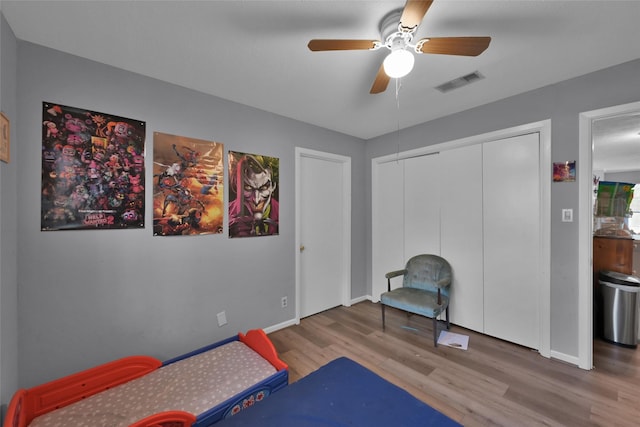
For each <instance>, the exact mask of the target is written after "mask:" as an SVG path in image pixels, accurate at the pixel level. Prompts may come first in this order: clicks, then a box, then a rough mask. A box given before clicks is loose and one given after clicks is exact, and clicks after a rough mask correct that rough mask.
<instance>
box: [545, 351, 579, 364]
mask: <svg viewBox="0 0 640 427" xmlns="http://www.w3.org/2000/svg"><path fill="white" fill-rule="evenodd" d="M550 356H551V358H552V359H558V360H561V361H563V362H567V363H570V364H572V365H575V366H579V365H580V359H579V358H578V357H576V356H571V355H568V354H564V353H560V352H558V351H553V350H551V352H550Z"/></svg>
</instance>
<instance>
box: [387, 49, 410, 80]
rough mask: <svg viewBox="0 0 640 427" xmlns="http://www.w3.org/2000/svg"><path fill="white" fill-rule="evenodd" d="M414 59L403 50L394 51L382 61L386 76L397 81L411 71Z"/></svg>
mask: <svg viewBox="0 0 640 427" xmlns="http://www.w3.org/2000/svg"><path fill="white" fill-rule="evenodd" d="M414 62H415V58H414V57H413V55H412V54H411V52H409V51H408V50H405V49H395V50H393V51H392V52H391V53H390V54H389V55H387V57H386V58H385V59H384V62H383V67H384V72H385V73H386V74H387V76H389V77H391V78H394V79H399V78H400V77H404V76H406V75H407V74H409V73H410V72H411V70H413V64H414Z"/></svg>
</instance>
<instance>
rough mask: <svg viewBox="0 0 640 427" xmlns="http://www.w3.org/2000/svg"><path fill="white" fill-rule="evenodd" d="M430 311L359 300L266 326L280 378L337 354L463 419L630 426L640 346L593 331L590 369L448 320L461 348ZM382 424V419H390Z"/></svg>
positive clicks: (637, 422) (639, 405) (637, 394)
mask: <svg viewBox="0 0 640 427" xmlns="http://www.w3.org/2000/svg"><path fill="white" fill-rule="evenodd" d="M431 325H432V323H431V320H430V319H426V318H423V317H420V316H411V317H409V318H407V316H406V314H405V313H404V312H401V311H398V310H395V309H387V327H386V330H385V331H384V332H383V331H382V326H381V315H380V305H379V304H374V303H371V302H368V301H365V302H361V303H358V304H355V305H353V306H351V307H336V308H334V309H331V310H327V311H325V312H322V313H319V314H316V315H313V316H309V317H307V318H304V319H302V320H301V322H300V324H299V325H295V326H290V327H287V328H284V329H281V330H279V331H276V332H273V333H271V334H269V337H270V338H271V340H272V341H273V343H274V344H275V346H276V348H277V350H278V352H279V354H280V356H281V358H282V359H283V360H284V361H285V362H287V363H288V364H289V375H290V380H289V381H290V382H294V381H297V380H298V379H300V378H301V377H303V376H305V375H308V374H309V373H311V372H313V371H314V370H316V369H318V368H319V367H320V366H322V365H324V364H326V363H328V362H330V361H331V360H333V359H335V358H337V357H340V356H347V357H349V358H351V359H353V360H355V361H356V362H358V363H360V364H362V365H364V366H366V367H367V368H369V369H370V370H372V371H374V372H376V373H377V374H378V375H380V376H382V377H383V378H386V379H387V380H388V381H390V382H392V383H394V384H396V385H398V386H400V387H402V388H403V389H405V390H407V391H408V392H410V393H411V394H413V395H414V396H416V397H417V398H418V399H420V400H422V401H424V402H425V403H427V404H429V405H430V406H432V407H433V408H435V409H437V410H439V411H440V412H443V413H444V414H446V415H448V416H449V417H450V418H453V419H454V420H456V421H458V422H459V423H461V424H462V425H464V426H580V427H583V426H640V356H638V354H640V350H634V349H627V348H622V347H618V346H614V345H611V344H608V343H605V342H602V341H599V340H594V365H595V366H596V368H595V369H593V370H591V371H585V370H582V369H579V368H577V367H575V366H573V365H570V364H567V363H564V362H561V361H558V360H554V359H546V358H544V357H542V356H540V355H539V354H538V353H537V352H535V351H532V350H530V349H527V348H524V347H521V346H518V345H514V344H511V343H507V342H504V341H501V340H498V339H494V338H491V337H488V336H485V335H481V334H478V333H475V332H473V331H470V330H467V329H462V328H459V327H456V326H452V328H451V331H452V332H456V333H461V334H465V335H469V337H470V338H469V349H468V350H466V351H465V350H461V349H456V348H452V347H445V346H442V345H440V346H438V347H437V348H435V347H434V346H433V336H432V329H431V327H432V326H431ZM390 427H391V426H390Z"/></svg>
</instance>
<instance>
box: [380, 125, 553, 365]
mask: <svg viewBox="0 0 640 427" xmlns="http://www.w3.org/2000/svg"><path fill="white" fill-rule="evenodd" d="M534 132H538V133H539V134H540V177H539V178H540V262H541V265H540V268H541V270H540V278H541V282H542V285H541V287H540V293H539V298H540V311H539V315H540V319H539V322H540V345H539V348H538V352H539V353H540V355H542V356H544V357H547V358H549V357H551V271H550V269H551V180H552V167H551V120H549V119H547V120H542V121H539V122H533V123H528V124H524V125H520V126H514V127H511V128H506V129H500V130H497V131H494V132H488V133H484V134H480V135H473V136H470V137H467V138H461V139H456V140H452V141H448V142H443V143H440V144H434V145H429V146H426V147H421V148H418V149H413V150H409V151H405V152H397V153H394V154H389V155H386V156H381V157H376V158H373V159H371V174H372V177H371V179H372V228H371V233H372V236H374V234H375V226H376V213H375V206H376V204H375V203H376V201H377V200H376V194H375V189H376V188H375V184H376V183H377V182H378V176H377V167H378V165H379V164H381V163H386V162H390V161H395V160H399V159H406V158H409V157H415V156H422V155H426V154H433V153H438V152H440V151H444V150H449V149H453V148H458V147H463V146H467V145H474V144H481V143H484V142H490V141H495V140H498V139H504V138H510V137H514V136H520V135H523V134H527V133H534ZM377 202H379V201H377ZM373 240H374V239H373V237H372V245H373V244H375V243H374V242H373ZM372 252H373V248H372ZM370 274H371V276H372V277H371V282H372V283H371V295H369V298H370V299H371V300H372V301H373V302H376V301H377V298H375V295H376V291H379V289H378V288H376V286H375V281H374V280H373V266H371V273H370Z"/></svg>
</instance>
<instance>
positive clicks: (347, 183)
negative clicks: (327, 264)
mask: <svg viewBox="0 0 640 427" xmlns="http://www.w3.org/2000/svg"><path fill="white" fill-rule="evenodd" d="M303 157H308V158H313V159H317V160H322V161H326V162H334V163H339V164H340V165H341V166H342V177H343V181H342V184H343V185H342V218H341V222H342V229H343V230H344V233H343V235H342V242H341V243H342V251H343V254H344V256H343V258H342V280H341V282H342V286H341V293H342V295H341V298H340V299H341V301H342V305H344V306H345V307H349V306H351V157H347V156H341V155H339V154H333V153H326V152H322V151H316V150H311V149H308V148H302V147H295V200H296V201H295V206H296V214H295V217H296V218H295V222H296V225H295V247H294V251H295V264H296V273H295V276H296V279H295V280H296V285H295V288H296V298H295V301H296V318H295V323H296V324H299V323H300V287H301V283H300V276H301V274H300V246H301V244H302V241H301V235H300V234H301V224H302V220H303V218H302V209H301V205H300V201H301V200H302V197H301V194H302V191H303V190H304V189H303V188H302V185H301V184H300V183H301V182H302V180H301V177H302V165H301V160H302V158H303Z"/></svg>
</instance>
